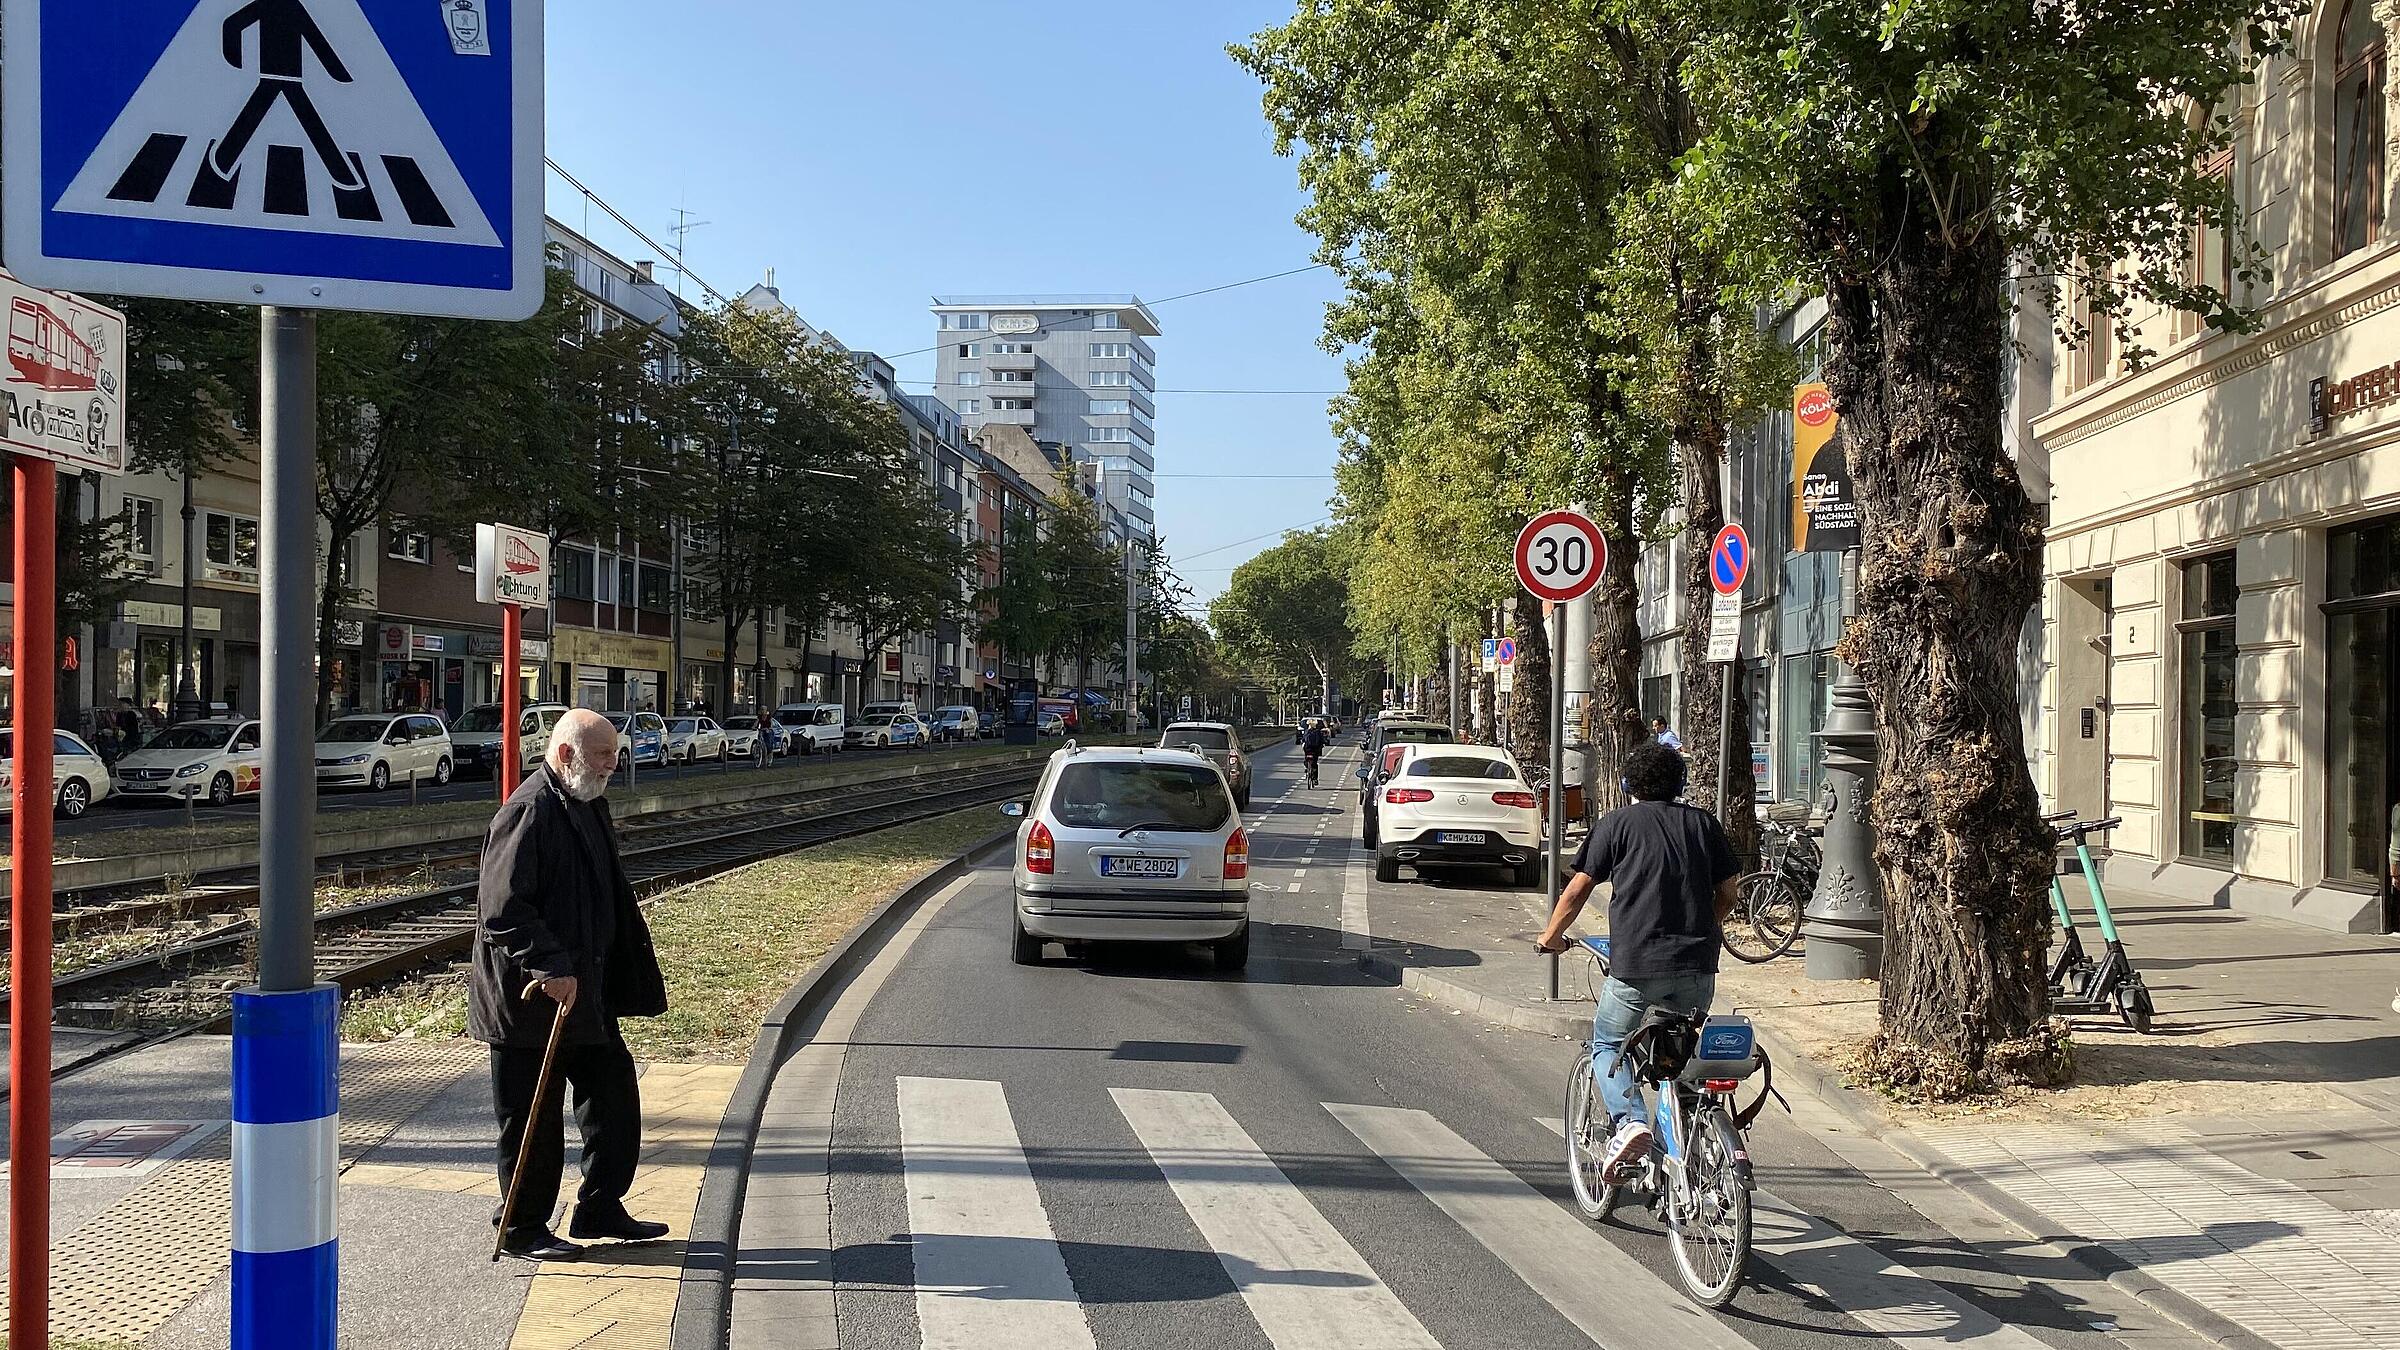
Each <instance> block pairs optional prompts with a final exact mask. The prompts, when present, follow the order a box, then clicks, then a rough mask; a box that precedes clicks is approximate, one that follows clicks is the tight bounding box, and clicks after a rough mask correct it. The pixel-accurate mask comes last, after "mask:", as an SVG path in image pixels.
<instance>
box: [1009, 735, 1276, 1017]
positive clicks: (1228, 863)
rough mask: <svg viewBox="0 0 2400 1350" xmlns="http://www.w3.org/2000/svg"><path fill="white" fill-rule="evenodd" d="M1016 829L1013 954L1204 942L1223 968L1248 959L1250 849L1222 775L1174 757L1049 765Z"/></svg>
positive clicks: (1035, 958) (1144, 755)
mask: <svg viewBox="0 0 2400 1350" xmlns="http://www.w3.org/2000/svg"><path fill="white" fill-rule="evenodd" d="M1003 810H1005V811H1006V812H1007V813H1008V814H1009V815H1012V816H1018V817H1022V818H1023V820H1024V822H1025V823H1024V824H1023V825H1021V826H1020V827H1018V830H1017V861H1016V893H1017V903H1016V931H1015V934H1014V941H1013V943H1012V945H1011V954H1012V955H1013V957H1014V958H1015V960H1016V962H1017V964H1019V965H1026V966H1029V965H1035V964H1038V963H1039V962H1040V961H1041V959H1042V948H1043V946H1044V944H1046V943H1048V942H1052V941H1058V942H1064V943H1066V944H1068V945H1069V946H1070V947H1073V946H1078V945H1080V944H1082V943H1086V942H1205V943H1207V944H1209V948H1210V951H1211V953H1212V955H1213V956H1214V957H1215V958H1216V964H1217V968H1218V969H1220V970H1240V969H1241V968H1242V967H1243V966H1244V965H1245V964H1247V963H1248V962H1249V959H1250V840H1249V836H1248V835H1246V834H1245V833H1243V831H1242V817H1241V812H1240V811H1239V810H1238V809H1236V808H1235V806H1234V804H1233V792H1232V790H1231V789H1230V788H1228V787H1227V786H1226V785H1225V776H1224V774H1223V773H1222V772H1221V771H1219V770H1218V768H1217V766H1216V765H1214V764H1212V763H1210V762H1209V761H1208V760H1206V759H1204V758H1202V757H1200V756H1198V755H1194V754H1191V753H1189V752H1187V751H1181V750H1138V749H1136V750H1087V749H1081V748H1078V747H1076V746H1074V745H1072V744H1070V745H1068V746H1067V747H1066V748H1065V749H1063V750H1061V751H1059V752H1058V753H1057V754H1055V755H1052V756H1051V757H1050V764H1049V767H1048V768H1046V769H1045V770H1044V771H1043V773H1042V778H1041V781H1040V783H1038V784H1037V785H1036V786H1035V787H1034V790H1033V799H1032V800H1031V801H1030V802H1012V803H1010V804H1009V805H1008V806H1007V807H1005V808H1003Z"/></svg>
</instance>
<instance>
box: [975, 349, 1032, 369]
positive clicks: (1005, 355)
mask: <svg viewBox="0 0 2400 1350" xmlns="http://www.w3.org/2000/svg"><path fill="white" fill-rule="evenodd" d="M1041 363H1042V358H1040V357H1038V356H1036V355H1034V354H1033V353H1032V352H999V353H995V354H994V355H991V356H987V357H985V358H984V367H985V369H987V370H1034V369H1037V368H1038V367H1039V366H1040V365H1041Z"/></svg>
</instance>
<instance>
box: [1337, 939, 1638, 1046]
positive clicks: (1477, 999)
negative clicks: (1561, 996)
mask: <svg viewBox="0 0 2400 1350" xmlns="http://www.w3.org/2000/svg"><path fill="white" fill-rule="evenodd" d="M1358 966H1359V969H1361V970H1364V971H1366V972H1367V973H1368V974H1370V975H1373V976H1376V977H1377V978H1379V979H1385V980H1390V981H1391V982H1392V983H1394V984H1397V985H1399V986H1400V987H1401V988H1402V989H1405V990H1407V991H1408V992H1410V993H1412V994H1415V995H1417V996H1418V997H1420V998H1423V999H1425V1000H1427V1001H1428V1002H1432V1003H1439V1004H1441V1005H1442V1006H1444V1007H1448V1008H1456V1009H1458V1010H1459V1011H1460V1012H1470V1013H1473V1014H1475V1015H1476V1016H1477V1017H1480V1018H1482V1019H1483V1020H1484V1021H1486V1022H1491V1023H1494V1024H1496V1025H1499V1026H1504V1027H1512V1028H1514V1029H1516V1030H1518V1031H1531V1032H1536V1033H1538V1034H1540V1035H1544V1036H1556V1037H1558V1038H1559V1039H1560V1040H1565V1041H1588V1040H1590V1039H1591V1038H1592V1013H1591V1008H1590V1006H1589V1005H1588V1004H1584V1003H1580V1002H1578V1003H1575V1004H1572V1005H1570V1006H1573V1007H1577V1008H1580V1009H1582V1011H1580V1012H1568V1011H1566V1010H1565V1008H1563V1007H1562V1008H1560V1009H1557V1010H1552V1009H1549V1008H1527V1007H1522V1006H1520V1005H1518V1004H1517V1003H1516V1002H1514V1001H1513V1000H1510V999H1501V998H1494V997H1492V996H1491V995H1490V994H1486V993H1482V992H1480V991H1478V990H1474V989H1469V988H1468V987H1467V986H1465V985H1463V984H1460V983H1459V982H1458V981H1456V980H1452V979H1445V978H1444V977H1442V976H1440V975H1437V974H1435V973H1433V972H1432V971H1431V970H1429V969H1427V968H1426V967H1424V966H1411V965H1404V964H1402V963H1401V962H1399V961H1397V960H1394V959H1393V958H1392V957H1390V956H1386V955H1384V954H1382V953H1380V952H1367V953H1366V954H1364V955H1362V956H1360V957H1359V958H1358Z"/></svg>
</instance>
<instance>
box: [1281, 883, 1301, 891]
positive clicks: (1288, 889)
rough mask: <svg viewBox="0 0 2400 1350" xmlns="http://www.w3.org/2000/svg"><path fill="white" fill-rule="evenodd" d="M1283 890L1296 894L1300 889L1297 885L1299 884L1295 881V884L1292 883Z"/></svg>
mask: <svg viewBox="0 0 2400 1350" xmlns="http://www.w3.org/2000/svg"><path fill="white" fill-rule="evenodd" d="M1284 889H1285V890H1287V891H1295V892H1296V891H1298V890H1299V889H1300V883H1299V882H1297V881H1295V882H1293V883H1292V884H1291V885H1289V886H1286V887H1284Z"/></svg>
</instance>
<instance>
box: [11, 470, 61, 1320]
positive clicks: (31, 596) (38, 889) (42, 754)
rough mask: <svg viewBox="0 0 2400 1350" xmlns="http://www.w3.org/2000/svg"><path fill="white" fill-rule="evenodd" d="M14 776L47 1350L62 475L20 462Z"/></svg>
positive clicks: (14, 1071) (15, 1077)
mask: <svg viewBox="0 0 2400 1350" xmlns="http://www.w3.org/2000/svg"><path fill="white" fill-rule="evenodd" d="M10 477H11V478H12V479H14V480H15V483H14V486H15V488H16V497H17V501H16V507H17V532H16V559H15V561H16V567H17V572H16V581H17V593H16V607H17V633H16V653H15V661H14V663H13V664H14V665H15V667H16V672H17V674H16V700H17V705H16V713H15V717H14V719H13V722H12V725H13V726H14V728H15V735H16V763H15V769H16V778H15V780H14V781H12V782H11V783H10V784H9V786H8V793H9V809H10V813H11V814H10V816H9V826H8V836H9V847H10V849H11V853H10V855H9V856H10V857H11V858H12V859H13V860H14V861H15V865H16V871H15V873H14V875H13V877H12V878H11V881H12V884H11V886H10V887H9V908H10V914H9V922H10V923H11V924H12V925H14V926H13V927H11V928H10V929H9V959H10V961H11V962H13V964H12V965H10V967H9V970H10V972H11V974H10V979H9V983H10V984H11V986H12V987H13V988H14V990H15V999H16V1003H15V1006H14V1008H13V1009H12V1010H11V1011H10V1014H9V1019H8V1031H9V1041H8V1081H9V1084H10V1086H11V1089H12V1090H11V1091H10V1093H9V1097H8V1177H9V1184H8V1310H9V1318H8V1345H9V1350H43V1347H46V1346H48V1345H49V1344H50V940H51V936H50V934H51V930H50V916H51V911H50V906H51V903H52V902H51V895H50V843H51V840H50V775H51V756H52V750H53V747H52V745H51V741H50V730H51V725H52V722H53V721H54V713H55V711H56V709H55V703H56V694H57V678H58V677H57V674H56V671H57V665H56V662H57V657H56V655H55V653H56V650H57V646H58V643H57V636H58V635H57V632H56V631H55V630H56V626H57V618H56V615H57V613H58V598H57V565H58V470H57V468H56V466H54V465H52V464H51V463H50V461H48V460H44V459H31V458H27V457H24V456H18V457H17V459H16V460H15V462H14V465H13V468H12V470H11V472H10Z"/></svg>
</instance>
